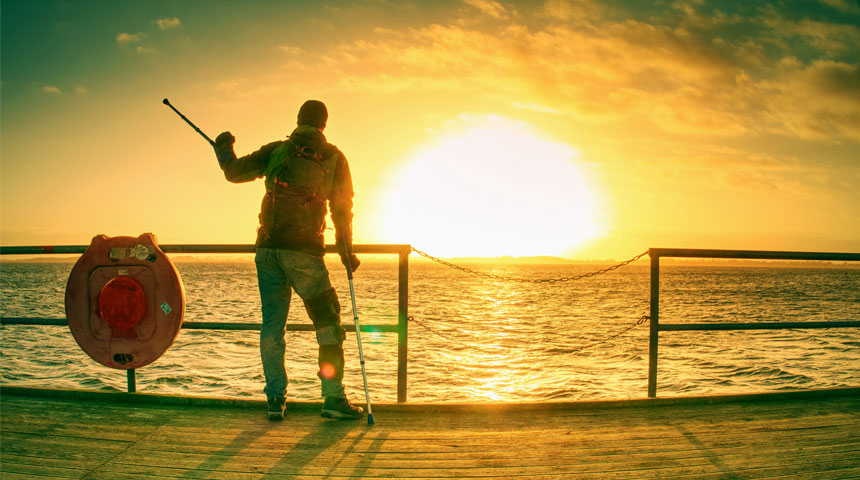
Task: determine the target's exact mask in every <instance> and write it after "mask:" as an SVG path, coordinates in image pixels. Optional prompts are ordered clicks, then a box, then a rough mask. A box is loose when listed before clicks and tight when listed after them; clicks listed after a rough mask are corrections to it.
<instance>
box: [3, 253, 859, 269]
mask: <svg viewBox="0 0 860 480" xmlns="http://www.w3.org/2000/svg"><path fill="white" fill-rule="evenodd" d="M329 256H330V257H331V256H332V255H329ZM15 257H16V256H13V255H4V256H0V264H4V263H75V262H76V261H77V259H78V258H79V257H80V255H56V254H44V255H36V256H33V255H28V256H26V257H23V258H15ZM361 259H362V261H363V262H367V263H390V262H392V261H393V256H392V255H382V254H379V255H372V254H364V255H361ZM440 259H441V260H444V261H446V262H450V263H453V264H455V265H460V264H463V265H594V266H609V265H616V264H618V263H620V262H621V261H619V260H613V259H601V260H591V259H585V260H582V259H570V258H562V257H553V256H533V257H511V256H502V257H440ZM170 260H171V261H173V262H174V263H248V262H253V261H254V254H251V253H238V254H230V253H226V254H215V255H212V254H202V255H189V254H181V255H171V256H170ZM409 262H410V263H412V264H427V263H435V262H433V261H432V260H429V259H426V258H423V257H421V256H418V255H412V256H411V257H410V259H409ZM648 264H649V262H648V258H647V257H644V258H642V259H641V260H638V261H637V262H635V263H632V264H631V265H633V266H637V265H638V266H644V265H648ZM660 265H661V266H663V267H665V266H704V267H780V268H846V269H855V268H860V262H836V261H809V260H752V259H722V258H714V259H708V258H704V259H703V258H666V257H664V258H661V259H660Z"/></svg>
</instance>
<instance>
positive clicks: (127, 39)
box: [116, 32, 141, 45]
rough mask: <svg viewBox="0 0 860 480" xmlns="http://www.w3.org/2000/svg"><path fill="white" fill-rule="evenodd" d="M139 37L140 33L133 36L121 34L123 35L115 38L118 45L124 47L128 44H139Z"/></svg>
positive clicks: (131, 34)
mask: <svg viewBox="0 0 860 480" xmlns="http://www.w3.org/2000/svg"><path fill="white" fill-rule="evenodd" d="M140 37H141V34H140V33H137V34H133V33H125V32H123V33H120V34H119V35H117V36H116V41H117V43H119V44H120V45H126V44H129V43H139V42H140Z"/></svg>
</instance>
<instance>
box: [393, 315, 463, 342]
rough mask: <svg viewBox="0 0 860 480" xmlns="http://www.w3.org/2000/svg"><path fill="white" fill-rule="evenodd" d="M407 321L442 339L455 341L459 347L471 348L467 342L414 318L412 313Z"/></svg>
mask: <svg viewBox="0 0 860 480" xmlns="http://www.w3.org/2000/svg"><path fill="white" fill-rule="evenodd" d="M409 321H410V322H414V323H417V324H418V325H421V328H423V329H424V330H427V331H428V332H430V333H432V334H433V335H436V336H437V337H439V338H441V339H443V340H446V341H449V342H451V343H456V344H457V345H460V346H461V347H466V348H472V347H473V345H469V344H468V343H465V342H462V341H460V340H457V339H456V338H454V337H452V336H450V335H446V334H444V333H442V332H440V331H439V330H436V329H435V328H433V327H431V326H430V325H427V323H425V322H422V321H421V320H418V319H416V318H415V317H414V316H412V315H410V316H409Z"/></svg>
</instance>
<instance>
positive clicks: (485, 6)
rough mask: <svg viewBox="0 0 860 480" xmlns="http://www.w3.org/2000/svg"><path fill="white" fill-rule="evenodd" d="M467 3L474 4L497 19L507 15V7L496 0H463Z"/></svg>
mask: <svg viewBox="0 0 860 480" xmlns="http://www.w3.org/2000/svg"><path fill="white" fill-rule="evenodd" d="M463 1H464V2H465V3H466V4H467V5H469V6H472V7H475V8H477V9H478V10H480V11H481V12H483V13H484V14H485V15H488V16H490V17H492V18H495V19H501V18H504V17H505V7H503V6H502V4H501V3H499V2H497V1H496V0H463Z"/></svg>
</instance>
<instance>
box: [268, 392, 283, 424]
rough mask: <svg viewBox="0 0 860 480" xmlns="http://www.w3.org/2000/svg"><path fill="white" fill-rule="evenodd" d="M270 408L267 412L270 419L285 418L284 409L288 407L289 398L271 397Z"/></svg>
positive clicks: (269, 400)
mask: <svg viewBox="0 0 860 480" xmlns="http://www.w3.org/2000/svg"><path fill="white" fill-rule="evenodd" d="M268 403H269V408H268V411H267V412H266V414H267V415H268V416H269V420H283V419H284V410H285V409H286V407H287V399H286V398H284V397H269V399H268Z"/></svg>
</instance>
